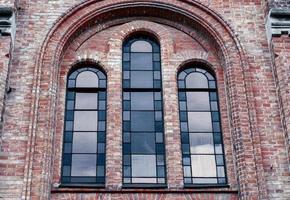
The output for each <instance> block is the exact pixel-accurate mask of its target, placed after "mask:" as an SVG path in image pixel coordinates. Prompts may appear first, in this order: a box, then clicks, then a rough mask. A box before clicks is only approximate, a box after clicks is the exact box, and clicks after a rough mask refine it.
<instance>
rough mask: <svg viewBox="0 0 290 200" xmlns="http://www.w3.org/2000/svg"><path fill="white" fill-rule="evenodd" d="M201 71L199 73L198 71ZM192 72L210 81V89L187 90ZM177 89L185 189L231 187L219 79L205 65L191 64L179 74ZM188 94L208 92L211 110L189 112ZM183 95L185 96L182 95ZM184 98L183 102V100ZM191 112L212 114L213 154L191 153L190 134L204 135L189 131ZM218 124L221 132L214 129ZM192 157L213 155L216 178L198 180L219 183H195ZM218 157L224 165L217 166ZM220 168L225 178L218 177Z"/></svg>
mask: <svg viewBox="0 0 290 200" xmlns="http://www.w3.org/2000/svg"><path fill="white" fill-rule="evenodd" d="M197 69H198V70H200V71H198V70H197ZM192 72H198V73H202V74H203V75H204V76H205V77H206V78H207V81H208V83H207V84H208V87H207V88H187V87H186V78H187V76H188V75H189V74H190V73H192ZM181 73H186V75H183V76H184V77H183V78H180V74H181ZM206 74H208V75H209V76H211V77H212V78H213V79H212V80H209V78H208V76H207V75H206ZM181 81H183V83H181ZM210 81H213V82H214V85H215V87H210V84H209V82H210ZM181 84H182V85H183V84H184V85H183V86H182V87H180V85H181ZM177 87H178V92H177V94H178V108H179V124H180V137H181V154H182V171H183V184H184V188H215V187H229V185H228V177H227V167H226V158H225V150H224V141H223V131H222V130H223V129H222V123H221V114H220V104H219V95H218V87H217V79H216V76H215V74H214V72H213V71H212V70H211V69H209V68H208V67H207V66H204V64H203V63H189V64H186V66H184V67H182V68H181V69H180V70H179V71H178V73H177ZM187 92H208V101H209V110H208V111H205V110H195V111H189V110H188V104H187V95H186V93H187ZM182 93H183V94H182ZM211 93H215V98H216V99H215V101H216V102H217V110H214V111H213V109H212V107H211V102H212V100H211V98H212V97H211ZM182 95H185V96H183V97H181V96H182ZM181 98H182V100H181ZM181 101H184V102H185V110H182V109H181V104H180V102H181ZM182 112H183V114H184V113H185V114H186V120H184V119H182V118H184V117H183V116H182ZM189 112H210V115H211V117H210V119H211V127H212V130H211V134H212V139H213V143H212V144H213V150H214V152H213V153H208V154H203V153H195V154H192V153H191V149H190V148H191V146H190V133H193V134H194V133H198V132H200V133H202V131H193V132H192V131H190V130H189V121H188V113H189ZM213 112H217V114H218V120H215V121H213ZM182 122H186V123H187V131H183V130H182ZM214 122H216V123H218V125H219V131H217V132H215V131H214V128H213V123H214ZM204 133H210V132H209V131H205V132H204ZM215 133H219V138H220V145H221V153H217V152H216V148H215V145H216V144H217V143H216V141H215V135H214V134H215ZM183 135H187V136H186V138H184V136H183ZM184 140H188V142H186V143H185V142H184ZM184 144H187V145H188V151H189V153H184V146H183V145H184ZM185 155H187V157H188V158H189V164H188V163H187V164H185V160H184V158H185ZM192 155H213V156H214V157H215V159H214V161H215V170H216V171H215V172H216V176H215V177H196V178H215V179H216V180H217V183H193V178H195V177H193V176H192V161H191V156H192ZM217 155H219V156H222V163H223V164H222V165H218V164H217ZM186 166H187V167H190V174H191V176H190V177H187V176H185V167H186ZM218 166H222V167H223V169H224V177H220V176H219V175H218ZM186 178H190V179H191V183H187V182H186ZM219 178H223V179H224V182H222V183H219Z"/></svg>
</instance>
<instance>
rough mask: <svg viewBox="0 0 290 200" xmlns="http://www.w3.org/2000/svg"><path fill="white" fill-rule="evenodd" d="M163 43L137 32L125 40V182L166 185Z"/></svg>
mask: <svg viewBox="0 0 290 200" xmlns="http://www.w3.org/2000/svg"><path fill="white" fill-rule="evenodd" d="M162 104H163V103H162V86H161V64H160V46H159V44H158V42H157V41H155V40H154V39H153V38H151V37H146V36H135V37H133V38H130V39H128V40H127V41H126V42H124V44H123V183H124V185H129V186H132V185H141V186H145V185H147V186H150V184H151V185H152V184H153V185H155V186H156V185H159V186H160V185H165V184H166V180H165V176H166V173H165V171H166V170H165V148H164V133H163V132H164V131H163V106H162Z"/></svg>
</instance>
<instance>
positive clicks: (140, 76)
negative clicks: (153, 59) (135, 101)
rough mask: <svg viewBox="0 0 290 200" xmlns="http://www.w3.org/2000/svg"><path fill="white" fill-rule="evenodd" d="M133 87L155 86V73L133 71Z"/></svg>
mask: <svg viewBox="0 0 290 200" xmlns="http://www.w3.org/2000/svg"><path fill="white" fill-rule="evenodd" d="M131 88H153V73H152V72H150V71H132V72H131Z"/></svg>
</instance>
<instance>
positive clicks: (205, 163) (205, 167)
mask: <svg viewBox="0 0 290 200" xmlns="http://www.w3.org/2000/svg"><path fill="white" fill-rule="evenodd" d="M191 173H192V176H193V177H216V176H217V174H216V164H215V156H214V155H191Z"/></svg>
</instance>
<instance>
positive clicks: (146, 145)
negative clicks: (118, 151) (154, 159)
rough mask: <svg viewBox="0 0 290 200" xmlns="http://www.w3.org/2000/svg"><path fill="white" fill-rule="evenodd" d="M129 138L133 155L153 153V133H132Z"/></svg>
mask: <svg viewBox="0 0 290 200" xmlns="http://www.w3.org/2000/svg"><path fill="white" fill-rule="evenodd" d="M131 137H132V141H131V148H132V153H133V154H150V153H151V154H152V153H155V133H132V134H131Z"/></svg>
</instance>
